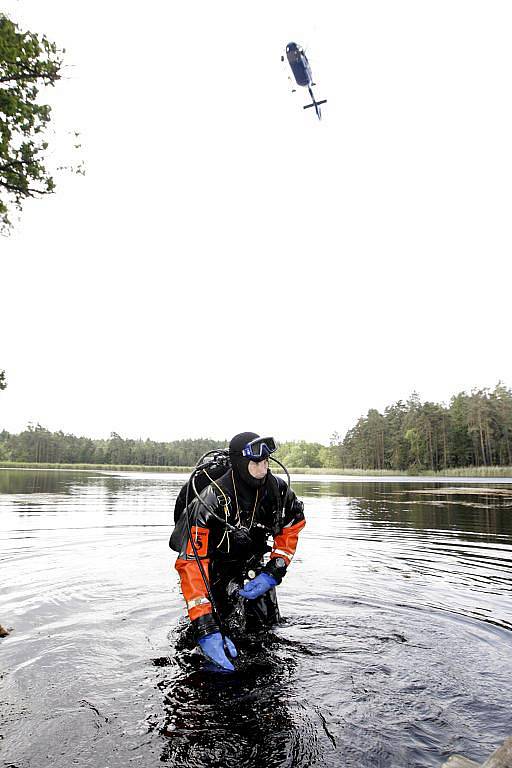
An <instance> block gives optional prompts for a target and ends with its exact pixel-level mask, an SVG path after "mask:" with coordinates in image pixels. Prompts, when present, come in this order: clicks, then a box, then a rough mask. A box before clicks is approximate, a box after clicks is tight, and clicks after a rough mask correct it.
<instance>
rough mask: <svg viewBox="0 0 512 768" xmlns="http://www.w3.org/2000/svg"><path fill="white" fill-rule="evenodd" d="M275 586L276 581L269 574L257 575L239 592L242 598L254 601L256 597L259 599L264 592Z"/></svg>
mask: <svg viewBox="0 0 512 768" xmlns="http://www.w3.org/2000/svg"><path fill="white" fill-rule="evenodd" d="M275 586H277V581H276V580H275V579H274V577H273V576H271V575H270V574H269V573H264V572H263V573H259V574H258V575H257V576H256V578H254V579H251V581H248V582H247V584H246V585H245V587H244V588H243V589H241V590H240V594H241V595H242V597H246V598H247V599H248V600H256V598H257V597H261V595H264V594H265V592H268V590H269V589H272V587H275Z"/></svg>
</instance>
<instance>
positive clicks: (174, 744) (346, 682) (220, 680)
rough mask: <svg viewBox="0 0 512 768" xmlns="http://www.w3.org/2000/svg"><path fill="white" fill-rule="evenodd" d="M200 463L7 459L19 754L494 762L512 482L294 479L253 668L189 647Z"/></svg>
mask: <svg viewBox="0 0 512 768" xmlns="http://www.w3.org/2000/svg"><path fill="white" fill-rule="evenodd" d="M182 482H183V479H182V478H179V477H177V476H171V475H167V476H166V475H160V474H159V475H149V474H136V473H133V474H129V473H121V474H115V475H113V474H94V473H78V472H77V473H70V472H46V471H43V472H34V471H12V470H0V539H1V554H2V561H1V567H0V568H1V569H0V623H1V624H3V625H4V626H7V627H13V632H12V634H11V635H10V636H9V637H7V638H6V639H4V640H0V664H1V670H0V711H1V718H0V765H1V766H3V767H4V768H7V766H10V767H15V768H46V766H52V768H60V767H62V768H64V767H65V768H70V766H73V765H77V766H87V767H90V768H107V767H108V768H118V767H119V768H120V767H121V766H131V765H135V766H137V765H140V766H144V768H151V766H157V765H160V764H161V763H162V762H163V763H167V764H169V765H170V766H179V767H180V768H188V767H191V768H195V767H197V768H199V767H200V766H219V768H220V767H221V766H222V768H230V767H231V766H236V767H237V768H244V767H245V766H258V768H259V766H264V768H277V767H279V768H284V767H285V766H297V768H299V767H300V768H306V767H307V766H308V767H309V766H333V767H334V766H336V767H337V768H338V767H339V766H343V767H345V766H358V767H361V768H370V767H371V768H375V767H378V766H390V767H392V768H402V766H403V767H404V768H406V767H407V768H411V767H416V766H418V768H419V767H420V766H421V768H427V767H428V766H439V765H440V764H441V763H442V762H443V759H445V758H446V756H447V755H449V754H452V753H454V752H461V753H464V754H466V755H467V756H469V757H472V758H473V759H476V760H483V759H484V758H485V757H487V756H488V754H489V753H490V752H491V751H492V750H493V749H494V748H495V747H496V746H498V745H499V744H500V743H501V742H502V741H503V740H504V738H505V737H506V736H508V735H510V734H512V684H511V680H512V611H511V605H512V600H511V597H512V594H511V593H512V481H511V482H510V483H507V482H503V481H500V480H498V479H494V480H492V481H489V482H488V483H482V482H480V481H479V482H471V483H467V482H465V483H463V482H462V481H458V480H456V479H454V478H450V479H449V481H447V482H446V483H440V482H436V483H432V482H425V480H424V479H421V481H418V482H411V481H410V480H407V482H404V479H403V478H401V479H400V481H399V482H390V481H389V480H387V479H386V482H381V481H380V480H378V481H376V480H375V479H374V478H373V479H372V478H369V479H368V480H366V481H364V482H355V481H354V480H353V479H352V480H350V481H348V482H339V481H338V482H331V481H329V480H328V479H323V478H315V479H314V480H313V481H311V479H310V481H300V482H296V483H294V487H295V490H296V492H297V494H298V495H299V496H300V497H301V498H303V499H304V501H305V504H306V514H307V520H308V525H307V527H306V529H305V531H304V532H303V534H302V538H301V541H300V543H299V549H298V554H297V556H296V558H295V560H294V563H293V566H292V568H291V569H290V572H289V574H288V576H287V577H286V579H285V581H284V582H283V584H282V585H281V586H280V587H279V599H280V605H281V610H282V613H283V615H284V616H285V617H286V620H285V622H284V623H283V624H282V625H281V626H280V627H279V628H278V629H277V630H276V631H275V632H274V633H272V634H270V635H269V636H268V637H267V638H266V639H265V640H264V641H263V642H262V643H253V644H252V645H248V646H247V647H246V648H244V650H243V653H242V659H241V664H240V669H239V671H238V672H237V674H236V675H233V676H218V675H210V674H208V673H205V672H202V671H201V670H198V669H197V668H195V667H194V666H193V665H192V664H191V663H190V654H187V652H182V651H176V650H175V646H176V643H177V642H178V647H180V642H179V641H180V638H181V637H182V634H183V632H182V627H183V616H184V610H183V601H182V598H181V595H180V592H179V589H178V582H177V577H176V576H175V572H174V570H173V568H172V565H173V563H174V554H173V553H172V552H171V551H170V550H169V549H168V547H167V539H168V536H169V532H170V520H171V506H172V503H173V501H174V498H175V497H176V494H177V492H178V490H179V488H180V485H181V483H182Z"/></svg>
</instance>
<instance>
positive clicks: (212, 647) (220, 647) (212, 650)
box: [199, 632, 238, 672]
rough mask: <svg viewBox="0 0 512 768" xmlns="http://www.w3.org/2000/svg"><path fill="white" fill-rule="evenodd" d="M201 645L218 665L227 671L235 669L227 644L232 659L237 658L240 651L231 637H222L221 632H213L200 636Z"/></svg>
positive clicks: (205, 652) (204, 651)
mask: <svg viewBox="0 0 512 768" xmlns="http://www.w3.org/2000/svg"><path fill="white" fill-rule="evenodd" d="M199 645H200V646H201V650H202V651H203V653H204V654H206V656H208V658H209V659H211V660H212V661H213V662H214V663H215V664H217V666H218V667H220V668H221V669H223V670H225V671H226V672H234V671H235V668H234V666H233V664H232V663H231V662H230V660H229V659H228V657H227V655H226V651H225V650H224V646H225V647H226V649H227V651H228V653H229V655H230V656H231V658H232V659H236V657H237V656H238V651H237V649H236V648H235V645H234V643H233V642H232V641H231V640H230V639H229V637H222V635H221V633H220V632H213V633H212V634H211V635H205V637H200V638H199Z"/></svg>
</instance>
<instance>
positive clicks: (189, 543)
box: [169, 432, 306, 672]
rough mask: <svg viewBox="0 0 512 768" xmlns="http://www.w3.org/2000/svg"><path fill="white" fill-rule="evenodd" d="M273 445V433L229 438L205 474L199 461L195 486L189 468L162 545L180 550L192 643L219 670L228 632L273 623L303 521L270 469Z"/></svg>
mask: <svg viewBox="0 0 512 768" xmlns="http://www.w3.org/2000/svg"><path fill="white" fill-rule="evenodd" d="M276 449H277V446H276V443H275V441H274V439H273V438H272V437H260V436H259V435H257V434H256V433H254V432H242V433H240V434H238V435H235V437H233V439H232V440H231V441H230V443H229V451H228V454H227V456H226V455H224V457H221V461H220V462H219V461H217V462H212V466H211V469H210V471H209V466H208V464H203V465H201V466H202V470H201V472H200V474H201V475H202V477H203V484H204V483H208V484H207V485H205V487H203V489H202V490H199V489H198V488H197V486H196V485H195V483H194V482H193V481H194V477H199V474H196V475H194V473H192V476H191V480H190V481H189V483H188V484H187V486H186V487H185V488H186V495H187V502H186V503H184V500H183V493H181V494H180V496H179V497H178V500H177V512H175V518H176V517H177V522H176V526H175V528H174V531H173V533H172V536H171V540H170V542H169V543H170V546H171V547H172V549H174V550H175V551H177V552H178V553H179V554H178V557H177V559H176V565H175V567H176V570H177V571H178V574H179V576H180V580H181V591H182V593H183V596H184V598H185V601H186V604H187V609H188V615H189V618H190V620H191V622H192V626H193V627H194V630H195V636H196V638H197V642H198V644H199V646H200V648H201V650H202V651H203V653H204V654H205V656H206V657H208V659H209V660H211V661H213V662H214V664H215V665H216V668H218V669H220V670H221V671H226V672H232V671H234V666H233V663H232V661H231V658H236V656H237V655H238V653H237V650H236V647H235V645H234V643H233V642H232V640H231V639H230V638H229V637H228V636H227V632H228V631H229V632H230V633H232V632H231V629H232V628H234V629H235V630H238V631H241V632H244V633H251V632H255V631H258V630H260V629H268V628H270V627H272V626H273V625H275V624H277V623H278V622H279V619H280V616H279V607H278V604H277V597H276V589H275V588H276V586H278V585H279V584H280V583H281V581H282V579H283V577H284V576H285V574H286V571H287V569H288V566H289V565H290V562H291V560H292V558H293V556H294V554H295V550H296V547H297V541H298V536H299V533H300V531H301V530H302V528H303V527H304V526H305V524H306V522H305V519H304V511H303V510H304V505H303V503H302V502H301V501H299V499H297V497H296V496H295V493H294V492H293V491H292V490H291V488H290V487H289V482H288V483H287V482H286V481H285V480H283V479H282V478H280V477H276V476H275V475H274V474H272V472H271V471H270V470H269V457H270V456H271V454H272V453H274V451H275V450H276ZM217 459H218V457H217ZM272 460H273V461H276V463H278V464H279V465H280V466H283V465H281V464H280V462H279V461H278V460H277V459H275V458H274V457H272ZM219 467H220V468H219ZM283 469H284V470H285V471H286V468H285V467H283ZM287 475H288V473H287ZM205 477H206V480H205ZM288 478H289V475H288ZM191 485H192V490H191V488H190V486H191ZM184 491H185V489H184ZM192 491H193V492H192ZM269 541H271V542H272V543H271V544H269ZM241 625H243V626H241ZM229 657H231V658H229Z"/></svg>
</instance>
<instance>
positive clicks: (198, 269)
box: [0, 0, 512, 443]
mask: <svg viewBox="0 0 512 768" xmlns="http://www.w3.org/2000/svg"><path fill="white" fill-rule="evenodd" d="M3 8H4V10H5V11H6V12H7V13H9V14H10V15H11V17H12V18H14V19H15V20H16V21H18V23H19V24H20V25H21V26H22V27H25V28H29V29H31V30H32V31H38V32H41V33H43V32H44V33H46V34H47V36H48V37H49V38H50V39H52V40H54V41H55V42H57V43H58V45H59V46H61V47H64V48H66V64H67V67H66V79H65V81H63V82H61V83H60V84H58V85H57V86H56V88H55V89H53V91H52V92H51V93H50V94H49V97H51V99H52V103H53V104H54V105H55V108H54V128H55V136H54V137H53V144H52V146H53V155H52V161H53V162H60V160H61V159H62V158H64V160H66V159H68V158H69V156H70V155H71V156H72V153H71V149H70V147H71V144H72V138H71V134H70V131H73V130H80V131H81V133H82V141H83V148H82V149H81V150H79V151H78V153H77V157H79V158H80V159H83V160H84V161H85V164H86V166H87V175H86V176H85V178H81V177H70V176H61V177H60V178H59V180H58V189H57V192H56V194H55V195H53V196H52V197H50V198H47V199H45V200H38V201H31V202H30V203H29V204H27V205H26V206H25V210H24V212H23V215H22V217H21V219H20V221H19V222H18V223H17V224H16V227H15V231H14V232H13V234H12V235H11V237H10V238H1V239H0V250H1V288H0V290H1V294H0V301H1V307H2V313H1V316H2V323H1V329H0V369H1V368H5V369H6V371H7V375H8V381H9V386H8V389H7V390H6V391H5V392H3V393H2V394H1V395H0V428H2V427H3V428H6V429H8V430H10V431H19V430H21V429H22V428H24V426H25V425H26V424H27V423H28V422H30V421H31V422H34V423H35V422H39V423H41V424H43V425H44V426H46V427H48V428H49V429H52V430H56V429H63V430H65V431H70V432H74V433H75V434H87V435H91V436H93V437H102V436H108V435H109V433H110V432H111V431H116V432H118V433H120V434H121V435H122V436H125V437H143V438H145V437H151V438H154V439H162V440H172V439H176V438H180V437H188V436H190V437H199V436H211V437H215V438H224V437H230V436H231V435H232V434H234V433H235V432H238V431H243V430H254V431H256V432H260V433H267V434H268V433H271V434H274V435H275V436H276V438H278V439H281V440H284V439H300V438H304V439H308V440H318V441H320V442H325V443H327V442H328V439H329V436H330V434H331V433H332V432H333V431H335V430H337V431H338V432H341V433H344V431H345V430H346V429H347V428H349V427H350V426H351V425H352V424H353V423H354V421H355V420H356V419H357V417H358V416H359V415H361V414H362V413H366V412H367V410H368V409H369V408H371V407H376V408H379V409H383V408H384V407H385V406H386V405H387V404H390V403H392V402H394V401H396V400H398V399H404V398H406V397H407V396H408V395H409V394H410V393H411V392H412V391H413V390H416V391H417V392H418V393H419V394H420V396H421V398H422V399H429V400H435V401H441V402H446V401H448V400H449V398H450V396H451V395H452V394H454V393H456V392H458V391H460V390H463V389H467V390H468V389H471V388H472V387H475V386H477V387H481V386H494V385H495V384H496V383H497V381H498V380H499V379H501V380H503V381H504V382H505V383H506V384H507V385H509V386H510V385H512V355H511V351H510V348H511V336H512V334H511V330H510V327H511V322H510V317H511V307H510V297H511V287H510V257H511V246H512V228H511V220H512V219H511V210H512V181H511V180H512V141H511V138H510V137H511V136H512V99H511V91H512V46H511V45H510V39H511V36H512V4H511V3H510V0H506V1H504V2H499V1H496V2H491V3H484V2H482V1H481V0H479V2H471V0H442V2H440V1H436V0H434V1H431V2H428V3H426V2H416V0H403V1H401V2H399V1H397V0H389V1H388V2H385V3H383V2H382V0H373V1H372V0H367V1H366V2H361V0H350V1H349V2H338V3H333V2H332V0H330V1H329V2H327V1H323V0H315V2H314V3H311V2H302V1H301V0H293V2H292V0H280V2H279V3H276V2H275V0H273V1H272V2H271V1H270V0H265V1H262V2H259V3H257V4H253V5H252V6H249V5H248V4H246V3H241V2H240V0H230V1H229V2H228V1H227V0H218V2H211V0H196V2H194V3H185V2H168V3H162V2H160V1H159V0H158V1H157V0H147V1H146V2H145V3H144V4H142V5H138V10H136V11H129V10H128V6H127V5H126V3H122V2H120V1H118V0H110V2H108V3H105V2H96V0H87V2H85V0H74V1H73V2H69V0H19V2H16V1H15V0H4V2H3ZM290 40H295V41H297V42H299V43H301V44H303V45H304V46H305V47H306V49H307V52H308V55H309V58H310V61H311V64H312V66H313V73H314V76H315V81H316V83H317V87H316V89H315V90H316V95H317V97H318V98H327V99H328V103H327V104H326V105H325V106H324V107H323V120H322V122H321V123H320V122H318V121H317V120H316V117H315V115H314V113H313V111H312V110H307V111H304V110H303V109H302V104H303V103H305V100H304V98H303V94H302V93H296V94H292V93H291V92H290V85H289V82H288V79H287V72H286V68H285V67H284V65H283V64H282V63H281V61H280V56H281V53H283V52H284V48H285V46H286V43H287V42H289V41H290Z"/></svg>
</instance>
